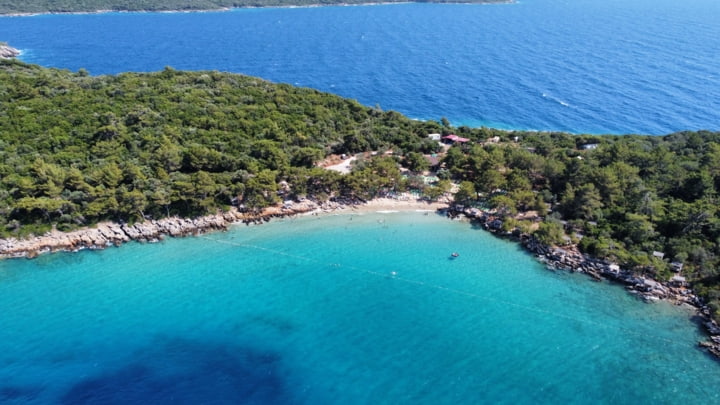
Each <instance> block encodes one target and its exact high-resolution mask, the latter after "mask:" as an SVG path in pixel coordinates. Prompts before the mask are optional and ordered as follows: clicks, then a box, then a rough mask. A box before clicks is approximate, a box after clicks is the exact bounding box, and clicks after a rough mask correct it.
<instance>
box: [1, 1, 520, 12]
mask: <svg viewBox="0 0 720 405" xmlns="http://www.w3.org/2000/svg"><path fill="white" fill-rule="evenodd" d="M403 1H405V0H84V1H77V0H2V1H0V14H21V13H71V12H94V11H101V10H102V11H108V10H109V11H191V10H216V9H222V8H242V7H284V6H310V5H327V6H329V5H338V4H369V3H400V2H403ZM416 2H418V3H502V2H506V0H457V1H452V0H416Z"/></svg>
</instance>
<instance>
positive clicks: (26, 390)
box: [0, 385, 42, 404]
mask: <svg viewBox="0 0 720 405" xmlns="http://www.w3.org/2000/svg"><path fill="white" fill-rule="evenodd" d="M40 392H42V388H35V387H18V386H14V385H9V386H0V403H2V404H13V403H18V404H20V403H26V402H32V401H33V400H34V399H35V398H37V396H38V395H39V394H40Z"/></svg>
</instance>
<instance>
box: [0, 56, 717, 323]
mask: <svg viewBox="0 0 720 405" xmlns="http://www.w3.org/2000/svg"><path fill="white" fill-rule="evenodd" d="M429 133H441V134H450V133H455V134H457V135H459V136H461V137H465V138H469V139H470V142H468V143H463V144H456V145H454V146H452V147H451V148H450V149H449V150H448V151H447V153H446V154H445V156H444V158H443V161H442V168H441V169H440V170H439V171H438V173H437V174H438V177H439V178H440V179H441V180H440V181H439V182H437V183H436V184H434V185H426V184H425V183H424V182H423V181H422V179H421V178H419V177H418V176H414V175H412V172H420V171H422V170H425V169H427V168H428V162H427V160H425V159H424V158H423V155H427V154H431V153H435V152H438V151H439V150H440V146H439V145H438V144H437V142H434V141H431V140H430V139H429V138H428V137H427V134H429ZM371 151H375V152H377V154H376V155H374V156H373V154H371V153H370V152H371ZM386 151H392V154H387V153H385V152H386ZM359 152H367V156H368V158H367V159H364V160H362V161H361V162H360V163H359V164H358V165H356V167H355V168H354V169H353V171H352V172H351V173H349V174H347V175H342V174H340V173H337V172H332V171H328V170H325V169H322V168H320V167H318V166H317V163H318V162H319V161H320V160H322V159H324V158H326V157H327V156H329V155H331V154H343V153H345V154H353V153H359ZM401 165H402V166H404V167H406V168H409V169H411V175H409V176H408V175H403V174H402V173H401V171H400V166H401ZM450 180H453V181H454V182H456V183H457V184H459V190H458V192H457V193H456V194H455V200H456V201H457V202H458V203H462V204H468V205H472V204H479V205H481V206H482V207H485V208H486V209H491V210H492V212H494V213H495V214H496V215H497V216H498V217H499V218H501V219H502V229H501V230H502V231H506V232H509V233H519V234H523V233H525V234H531V233H532V234H533V235H534V237H536V238H538V239H540V240H541V241H543V242H545V243H548V244H557V245H562V244H566V243H576V244H577V245H578V247H579V248H580V249H581V250H582V251H584V252H586V253H589V254H592V255H594V256H596V257H599V258H607V259H609V260H612V261H615V262H617V263H620V264H622V265H623V266H625V267H626V268H632V269H635V270H636V271H638V272H641V273H649V274H652V275H653V276H655V277H657V278H661V279H662V278H668V277H670V275H671V274H672V272H671V269H670V262H678V263H682V264H683V275H684V276H686V277H687V278H688V279H689V280H690V281H691V282H692V283H693V286H694V288H695V289H696V291H697V292H698V293H699V294H701V295H702V296H703V297H705V298H706V299H707V300H708V302H709V303H710V304H711V305H712V306H713V308H715V310H716V311H717V309H718V308H719V307H720V273H719V272H718V266H720V217H719V215H718V208H717V207H718V201H717V199H718V191H720V133H717V132H708V131H699V132H689V131H688V132H680V133H675V134H671V135H667V136H635V135H631V136H630V135H628V136H588V135H570V134H564V133H556V132H523V131H501V130H494V129H489V128H468V127H460V128H454V127H452V126H451V125H450V123H449V122H447V120H440V121H439V122H437V121H425V122H423V121H415V120H410V119H408V118H406V117H404V116H402V115H401V114H399V113H397V112H393V111H382V110H381V109H380V108H369V107H366V106H363V105H361V104H359V103H357V102H356V101H353V100H348V99H344V98H341V97H338V96H334V95H331V94H327V93H322V92H319V91H316V90H312V89H305V88H296V87H293V86H289V85H285V84H273V83H270V82H267V81H264V80H261V79H257V78H253V77H247V76H242V75H235V74H227V73H219V72H212V71H207V72H180V71H176V70H173V69H171V68H166V69H165V70H163V71H161V72H156V73H124V74H120V75H115V76H98V77H93V76H90V75H88V73H87V72H85V71H83V70H80V71H78V72H70V71H65V70H57V69H46V68H41V67H38V66H34V65H28V64H24V63H22V62H19V61H0V212H1V213H2V215H0V235H1V236H3V237H9V236H19V237H22V236H26V235H29V234H41V233H43V232H45V231H47V230H49V229H51V228H52V227H55V228H57V229H60V230H72V229H75V228H77V227H80V226H88V225H92V224H94V223H96V222H98V221H102V220H112V221H117V222H124V221H127V222H132V221H137V220H142V219H144V218H161V217H165V216H170V215H180V216H198V215H202V214H206V213H212V212H215V211H217V210H223V209H228V208H229V206H230V205H231V204H236V205H239V206H241V207H244V208H245V209H249V210H254V209H260V208H263V207H266V206H268V205H272V204H276V203H278V202H280V201H281V200H282V199H295V198H300V197H307V198H312V199H315V200H318V201H324V200H327V199H331V198H334V199H351V200H365V199H369V198H373V197H375V196H378V195H384V194H386V193H389V192H398V191H403V190H406V189H415V190H418V191H419V192H421V193H423V194H424V195H425V197H426V198H428V199H434V198H437V197H439V196H440V195H442V194H443V193H445V192H446V191H447V190H449V188H450ZM526 211H535V212H537V213H538V215H539V218H540V221H539V222H538V221H529V220H526V219H523V218H522V217H518V216H517V215H516V214H517V213H518V212H526ZM568 238H569V239H568ZM653 252H660V253H662V255H664V257H663V258H660V257H659V256H658V255H657V254H653ZM716 313H717V312H716Z"/></svg>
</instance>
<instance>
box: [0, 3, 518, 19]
mask: <svg viewBox="0 0 720 405" xmlns="http://www.w3.org/2000/svg"><path fill="white" fill-rule="evenodd" d="M516 2H517V1H516V0H502V1H488V2H484V1H483V2H471V1H457V2H433V1H430V2H425V3H427V4H466V5H481V6H482V5H493V4H513V3H516ZM394 4H422V3H420V2H416V1H397V2H388V1H378V2H367V3H336V4H321V3H317V4H306V5H286V6H277V5H276V6H246V7H218V8H199V9H186V10H142V9H139V10H112V9H108V10H88V11H38V12H28V13H7V14H2V13H0V17H36V16H42V15H90V14H108V13H212V12H227V11H232V10H246V9H247V10H252V9H263V8H268V9H270V8H318V7H354V6H383V5H394Z"/></svg>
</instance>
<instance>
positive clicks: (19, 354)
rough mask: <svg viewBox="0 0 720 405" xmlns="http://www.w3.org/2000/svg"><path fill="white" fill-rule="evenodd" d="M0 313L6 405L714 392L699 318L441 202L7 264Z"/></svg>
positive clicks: (546, 398) (672, 397) (624, 397)
mask: <svg viewBox="0 0 720 405" xmlns="http://www.w3.org/2000/svg"><path fill="white" fill-rule="evenodd" d="M453 251H457V252H459V253H460V257H458V258H456V259H451V257H450V253H451V252H453ZM0 308H2V311H0V325H2V328H0V403H3V404H28V403H30V404H34V403H37V404H47V403H60V404H117V403H131V404H159V403H184V404H201V403H202V404H208V403H210V404H220V403H222V404H293V403H296V404H480V403H488V404H497V403H507V404H569V403H578V404H587V403H613V404H642V403H658V404H677V403H683V404H710V403H718V401H720V392H718V390H717V387H718V386H720V367H719V366H718V363H717V362H716V361H714V360H712V359H710V358H709V357H708V356H707V355H705V354H703V353H702V352H700V351H699V350H698V349H697V348H696V342H697V340H698V339H700V338H701V336H700V334H699V332H698V330H697V329H696V328H695V327H694V326H693V324H692V323H691V322H690V320H689V314H688V313H685V312H683V311H682V310H681V309H680V308H678V307H673V306H671V305H666V304H655V305H648V304H644V303H642V302H640V301H638V300H636V299H634V298H632V297H630V296H629V295H628V294H627V293H625V291H624V290H623V289H622V288H620V287H618V286H612V285H608V284H598V283H594V282H592V281H589V280H588V279H587V278H586V277H583V276H578V275H573V274H569V273H564V272H558V273H555V272H551V271H548V270H546V269H544V268H543V267H542V266H541V265H539V264H538V263H537V262H535V261H534V259H533V258H532V257H530V256H529V255H526V254H524V253H523V252H521V251H520V250H519V248H518V246H517V245H516V244H513V243H510V242H506V241H502V240H499V239H496V238H494V237H492V236H491V235H489V234H487V233H485V232H483V231H479V230H477V229H473V228H472V227H471V226H470V225H469V224H468V223H464V222H457V221H450V220H448V219H446V218H442V217H439V216H436V215H435V214H429V215H425V214H423V213H414V212H413V213H396V214H367V215H362V216H360V215H350V214H346V215H339V216H327V217H304V218H300V219H294V220H284V221H275V222H272V223H270V224H267V225H263V226H258V227H246V226H244V225H240V226H238V227H236V228H233V229H232V230H231V231H230V232H226V233H214V234H209V235H207V236H206V237H202V238H187V239H171V240H167V241H165V242H162V243H160V244H152V245H147V244H146V245H143V244H129V245H126V246H123V247H121V248H119V249H114V248H112V249H109V250H105V251H94V252H92V251H85V252H81V253H76V254H55V255H49V256H43V257H40V258H38V259H36V260H25V259H23V260H5V261H1V262H0Z"/></svg>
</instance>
